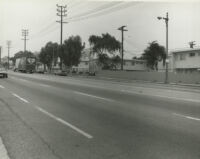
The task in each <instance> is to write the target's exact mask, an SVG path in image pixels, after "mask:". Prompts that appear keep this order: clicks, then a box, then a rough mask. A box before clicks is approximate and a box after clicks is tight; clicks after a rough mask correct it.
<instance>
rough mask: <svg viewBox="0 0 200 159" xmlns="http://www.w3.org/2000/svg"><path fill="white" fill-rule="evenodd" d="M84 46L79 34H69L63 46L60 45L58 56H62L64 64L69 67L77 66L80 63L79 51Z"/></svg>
mask: <svg viewBox="0 0 200 159" xmlns="http://www.w3.org/2000/svg"><path fill="white" fill-rule="evenodd" d="M84 47H85V46H84V44H82V40H81V37H80V36H71V37H69V38H68V39H67V40H65V41H64V44H63V46H61V47H60V49H63V50H62V54H60V56H62V59H63V63H64V64H65V66H68V67H69V68H71V67H72V66H77V65H78V64H79V63H80V58H81V52H82V50H83V49H84Z"/></svg>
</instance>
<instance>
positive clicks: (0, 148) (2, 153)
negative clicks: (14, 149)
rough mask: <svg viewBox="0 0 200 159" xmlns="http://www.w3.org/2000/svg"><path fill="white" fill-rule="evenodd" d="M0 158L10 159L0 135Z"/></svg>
mask: <svg viewBox="0 0 200 159" xmlns="http://www.w3.org/2000/svg"><path fill="white" fill-rule="evenodd" d="M0 158H1V159H10V157H9V156H8V152H7V150H6V148H5V146H4V144H3V142H2V139H1V137H0Z"/></svg>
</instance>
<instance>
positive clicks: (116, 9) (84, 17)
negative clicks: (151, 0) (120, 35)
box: [67, 2, 142, 22]
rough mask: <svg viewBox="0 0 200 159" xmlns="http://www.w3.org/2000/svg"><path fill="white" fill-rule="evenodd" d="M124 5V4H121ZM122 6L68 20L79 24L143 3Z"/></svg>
mask: <svg viewBox="0 0 200 159" xmlns="http://www.w3.org/2000/svg"><path fill="white" fill-rule="evenodd" d="M121 3H122V4H121ZM121 3H120V4H118V5H117V6H111V7H109V8H105V9H104V10H102V11H97V12H95V13H91V14H88V15H85V16H83V17H77V18H74V19H67V20H68V21H69V22H77V21H82V20H86V19H90V18H95V17H99V16H103V15H107V14H110V13H113V12H116V11H120V10H123V9H125V8H128V7H131V6H132V5H136V4H140V3H142V2H134V3H132V2H121Z"/></svg>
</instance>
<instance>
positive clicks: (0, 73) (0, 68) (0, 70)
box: [0, 65, 8, 78]
mask: <svg viewBox="0 0 200 159" xmlns="http://www.w3.org/2000/svg"><path fill="white" fill-rule="evenodd" d="M0 77H3V78H8V73H7V70H6V69H5V68H4V67H3V66H1V65H0Z"/></svg>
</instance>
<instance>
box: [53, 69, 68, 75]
mask: <svg viewBox="0 0 200 159" xmlns="http://www.w3.org/2000/svg"><path fill="white" fill-rule="evenodd" d="M54 75H58V76H67V71H64V70H55V71H54Z"/></svg>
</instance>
